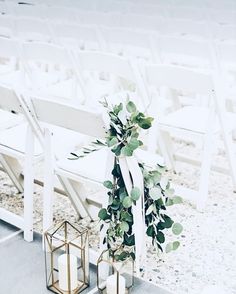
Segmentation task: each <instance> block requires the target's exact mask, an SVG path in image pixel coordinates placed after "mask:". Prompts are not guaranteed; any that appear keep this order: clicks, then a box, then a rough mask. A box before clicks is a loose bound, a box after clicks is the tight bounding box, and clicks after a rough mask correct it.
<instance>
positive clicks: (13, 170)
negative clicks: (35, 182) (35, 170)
mask: <svg viewBox="0 0 236 294" xmlns="http://www.w3.org/2000/svg"><path fill="white" fill-rule="evenodd" d="M0 162H1V165H2V167H3V169H4V171H5V172H6V173H7V174H8V176H9V178H10V179H11V180H12V182H13V184H14V185H15V187H16V189H17V190H18V191H19V192H20V193H23V191H24V187H23V179H22V176H21V174H20V173H21V171H22V169H21V167H20V165H19V162H18V161H17V160H16V159H15V158H12V157H9V156H7V155H2V154H0Z"/></svg>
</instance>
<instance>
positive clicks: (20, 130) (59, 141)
mask: <svg viewBox="0 0 236 294" xmlns="http://www.w3.org/2000/svg"><path fill="white" fill-rule="evenodd" d="M48 127H49V129H50V131H51V132H52V133H53V137H52V138H53V139H52V144H53V148H54V150H55V155H56V156H57V157H65V158H67V157H68V153H70V152H72V151H73V150H74V149H75V148H78V147H80V146H82V144H83V145H84V143H85V142H86V140H87V137H86V136H83V135H80V134H78V133H75V132H72V131H69V130H63V129H62V128H59V127H55V126H48ZM26 132H27V124H26V123H24V124H20V125H18V126H15V127H12V128H9V129H7V130H4V131H1V132H0V147H1V146H2V147H7V148H10V149H12V150H14V151H16V152H19V153H22V154H24V153H25V140H26ZM41 154H42V148H41V146H40V143H39V142H38V140H35V150H34V155H35V156H39V155H41Z"/></svg>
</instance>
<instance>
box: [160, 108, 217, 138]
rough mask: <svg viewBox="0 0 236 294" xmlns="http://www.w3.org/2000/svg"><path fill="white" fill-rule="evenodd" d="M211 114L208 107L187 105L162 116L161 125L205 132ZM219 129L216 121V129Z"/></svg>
mask: <svg viewBox="0 0 236 294" xmlns="http://www.w3.org/2000/svg"><path fill="white" fill-rule="evenodd" d="M209 114H210V113H209V109H208V108H204V107H197V106H186V107H183V108H181V109H179V110H177V111H175V112H172V113H170V114H169V115H166V116H165V117H162V118H160V121H159V125H160V127H162V126H166V127H171V128H177V129H182V130H187V131H192V132H196V133H200V134H205V133H206V130H207V126H208V125H207V124H208V117H209ZM218 130H219V124H218V123H215V128H214V131H215V132H217V131H218Z"/></svg>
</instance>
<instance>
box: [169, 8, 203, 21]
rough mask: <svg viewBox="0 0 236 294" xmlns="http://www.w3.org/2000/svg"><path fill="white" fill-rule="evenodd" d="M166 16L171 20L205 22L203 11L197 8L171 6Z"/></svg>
mask: <svg viewBox="0 0 236 294" xmlns="http://www.w3.org/2000/svg"><path fill="white" fill-rule="evenodd" d="M168 14H169V17H170V18H171V19H186V20H192V21H204V20H206V16H205V10H204V9H202V8H198V7H185V6H179V5H176V6H171V7H169V9H168Z"/></svg>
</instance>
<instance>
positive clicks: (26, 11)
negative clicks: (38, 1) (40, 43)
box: [8, 3, 47, 19]
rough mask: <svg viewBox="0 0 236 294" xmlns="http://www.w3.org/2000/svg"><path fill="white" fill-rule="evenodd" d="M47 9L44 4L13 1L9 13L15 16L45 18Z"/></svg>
mask: <svg viewBox="0 0 236 294" xmlns="http://www.w3.org/2000/svg"><path fill="white" fill-rule="evenodd" d="M8 5H9V4H8ZM46 10H47V9H46V6H44V5H27V4H18V3H14V4H13V3H12V4H11V5H10V6H9V14H11V15H13V16H15V17H28V18H34V19H35V18H36V19H44V18H45V13H46Z"/></svg>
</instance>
